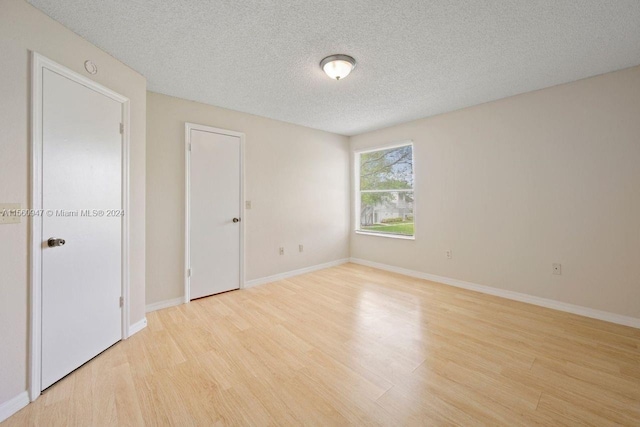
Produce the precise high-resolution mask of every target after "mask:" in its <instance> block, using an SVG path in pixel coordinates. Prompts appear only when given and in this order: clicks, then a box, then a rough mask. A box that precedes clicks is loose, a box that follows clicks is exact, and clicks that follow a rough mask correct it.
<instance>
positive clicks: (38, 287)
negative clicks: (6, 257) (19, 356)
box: [29, 52, 130, 402]
mask: <svg viewBox="0 0 640 427" xmlns="http://www.w3.org/2000/svg"><path fill="white" fill-rule="evenodd" d="M44 69H47V70H50V71H53V72H55V73H57V74H59V75H61V76H63V77H66V78H68V79H69V80H72V81H74V82H76V83H78V84H81V85H83V86H85V87H87V88H89V89H91V90H93V91H95V92H98V93H99V94H101V95H104V96H106V97H108V98H111V99H113V100H114V101H117V102H119V103H120V104H121V105H122V125H123V129H122V209H123V210H124V213H125V214H124V215H123V216H122V253H121V255H122V260H121V267H122V273H121V274H122V280H121V282H122V284H121V286H122V290H121V295H122V297H123V299H124V301H123V305H122V309H121V312H122V318H121V326H122V339H123V340H124V339H127V338H128V337H129V335H130V328H129V299H130V298H129V239H130V237H129V236H130V234H129V233H130V227H129V215H130V210H129V207H130V204H129V150H130V101H129V98H127V97H125V96H122V95H120V94H119V93H116V92H114V91H112V90H111V89H108V88H106V87H104V86H102V85H100V84H99V83H96V82H95V81H93V80H91V79H88V78H86V77H84V76H82V75H80V74H78V73H76V72H74V71H71V70H69V69H68V68H66V67H64V66H62V65H60V64H58V63H57V62H55V61H52V60H51V59H49V58H47V57H45V56H43V55H40V54H38V53H37V52H31V173H30V178H31V195H30V204H31V209H32V210H33V211H34V213H41V214H40V215H38V214H35V215H31V216H30V222H29V234H30V251H29V253H30V257H29V273H30V298H29V316H30V318H29V320H30V326H29V329H30V330H29V398H30V400H31V401H32V402H33V401H34V400H36V399H37V398H38V396H40V394H41V392H42V250H43V244H42V242H43V239H44V236H43V235H42V216H41V215H42V214H44V211H43V210H42V195H43V194H42V166H43V165H42V108H43V105H42V95H43V87H42V83H43V82H42V78H43V70H44Z"/></svg>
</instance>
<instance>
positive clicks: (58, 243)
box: [47, 237, 66, 248]
mask: <svg viewBox="0 0 640 427" xmlns="http://www.w3.org/2000/svg"><path fill="white" fill-rule="evenodd" d="M65 243H66V242H65V241H64V239H58V238H56V237H51V238H50V239H49V240H47V245H49V247H50V248H55V247H56V246H64V244H65Z"/></svg>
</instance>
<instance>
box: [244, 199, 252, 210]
mask: <svg viewBox="0 0 640 427" xmlns="http://www.w3.org/2000/svg"><path fill="white" fill-rule="evenodd" d="M244 207H245V209H251V200H247V201H246V202H244Z"/></svg>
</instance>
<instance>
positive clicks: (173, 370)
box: [2, 264, 640, 426]
mask: <svg viewBox="0 0 640 427" xmlns="http://www.w3.org/2000/svg"><path fill="white" fill-rule="evenodd" d="M147 321H148V327H147V328H146V329H144V330H142V331H141V332H139V333H138V334H136V335H135V336H133V337H131V338H130V339H128V340H126V341H123V342H120V343H118V344H116V345H115V346H113V347H111V348H109V349H108V350H106V351H105V352H104V353H102V354H100V355H99V356H98V357H96V358H95V359H93V360H91V361H90V362H88V363H87V364H85V365H84V366H82V367H80V368H79V369H78V370H76V371H75V372H73V373H71V374H70V375H69V376H67V377H65V378H64V379H62V380H61V381H59V382H58V383H56V384H54V385H53V386H52V387H50V388H49V389H48V390H46V391H45V392H44V393H43V395H42V396H41V397H40V398H39V399H38V400H37V401H36V402H34V403H32V404H30V405H28V406H27V407H26V408H24V409H22V410H21V411H19V412H18V413H17V414H15V415H14V416H12V417H10V418H9V419H8V420H6V421H5V422H4V423H2V425H3V426H5V425H6V426H58V425H59V426H102V425H105V426H106V425H123V426H128V425H131V426H141V425H149V426H165V425H175V426H190V425H193V426H201V425H207V426H235V425H238V426H245V425H256V426H287V425H291V426H300V425H309V426H315V425H317V426H343V425H366V426H369V425H383V426H405V425H406V426H413V425H429V426H431V425H433V426H441V425H463V426H474V425H490V426H530V425H541V426H549V425H559V426H562V425H569V426H574V425H597V426H608V425H624V426H640V330H637V329H633V328H628V327H624V326H620V325H614V324H610V323H606V322H602V321H598V320H594V319H588V318H584V317H580V316H576V315H573V314H569V313H563V312H558V311H554V310H550V309H546V308H542V307H537V306H532V305H528V304H525V303H521V302H515V301H509V300H505V299H501V298H498V297H494V296H490V295H484V294H480V293H477V292H472V291H466V290H462V289H457V288H453V287H449V286H446V285H442V284H438V283H434V282H429V281H425V280H420V279H416V278H411V277H406V276H402V275H399V274H395V273H390V272H385V271H380V270H376V269H373V268H369V267H364V266H359V265H354V264H345V265H341V266H338V267H334V268H330V269H326V270H321V271H317V272H314V273H310V274H305V275H302V276H297V277H292V278H289V279H286V280H282V281H278V282H274V283H270V284H266V285H262V286H259V287H255V288H251V289H247V290H240V291H234V292H228V293H224V294H221V295H217V296H213V297H209V298H203V299H199V300H196V301H192V302H191V303H190V304H187V305H180V306H176V307H171V308H167V309H164V310H160V311H156V312H153V313H148V315H147Z"/></svg>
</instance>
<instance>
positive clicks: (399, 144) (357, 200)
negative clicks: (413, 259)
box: [353, 140, 417, 240]
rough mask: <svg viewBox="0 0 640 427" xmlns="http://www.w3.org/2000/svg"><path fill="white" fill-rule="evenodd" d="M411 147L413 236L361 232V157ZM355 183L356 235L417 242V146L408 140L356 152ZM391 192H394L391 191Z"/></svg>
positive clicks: (354, 155)
mask: <svg viewBox="0 0 640 427" xmlns="http://www.w3.org/2000/svg"><path fill="white" fill-rule="evenodd" d="M409 145H410V146H411V155H412V168H411V169H412V175H413V189H412V190H411V191H412V192H413V235H412V236H404V235H402V234H390V233H376V232H374V231H364V230H360V203H361V202H360V201H361V195H360V155H361V154H364V153H371V152H374V151H382V150H389V149H392V148H400V147H406V146H409ZM353 173H354V176H353V182H354V187H353V190H354V199H355V200H354V202H355V209H354V210H355V212H354V225H355V229H354V232H355V233H356V234H362V235H365V236H376V237H387V238H391V239H401V240H415V239H416V234H417V228H416V226H417V221H416V219H417V215H416V151H415V146H414V144H413V141H412V140H406V141H399V142H394V143H391V144H385V145H381V146H377V147H372V148H363V149H360V150H354V152H353ZM385 191H387V190H385ZM389 191H394V190H389Z"/></svg>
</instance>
